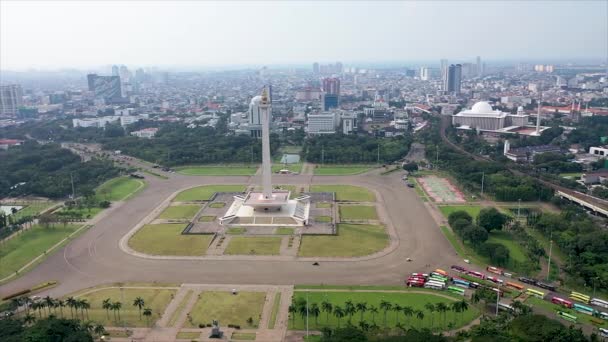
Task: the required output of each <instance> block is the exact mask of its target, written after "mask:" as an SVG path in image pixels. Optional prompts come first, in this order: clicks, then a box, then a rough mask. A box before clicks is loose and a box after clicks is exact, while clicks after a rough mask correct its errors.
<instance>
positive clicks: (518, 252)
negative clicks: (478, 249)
mask: <svg viewBox="0 0 608 342" xmlns="http://www.w3.org/2000/svg"><path fill="white" fill-rule="evenodd" d="M487 242H489V243H499V244H501V245H503V246H505V247H506V248H507V249H508V250H509V257H510V259H511V260H514V261H517V262H526V261H528V257H526V254H525V251H524V249H523V247H522V246H520V245H519V244H518V243H517V242H515V241H513V238H512V237H511V234H509V233H507V232H502V231H492V232H491V233H490V234H489V235H488V241H487Z"/></svg>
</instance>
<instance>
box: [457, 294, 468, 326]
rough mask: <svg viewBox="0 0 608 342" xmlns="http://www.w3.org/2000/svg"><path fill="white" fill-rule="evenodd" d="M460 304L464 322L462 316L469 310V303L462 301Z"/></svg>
mask: <svg viewBox="0 0 608 342" xmlns="http://www.w3.org/2000/svg"><path fill="white" fill-rule="evenodd" d="M458 303H460V304H459V306H460V321H462V316H463V315H464V312H465V311H467V310H469V303H467V301H466V300H464V299H462V300H461V301H459V302H458Z"/></svg>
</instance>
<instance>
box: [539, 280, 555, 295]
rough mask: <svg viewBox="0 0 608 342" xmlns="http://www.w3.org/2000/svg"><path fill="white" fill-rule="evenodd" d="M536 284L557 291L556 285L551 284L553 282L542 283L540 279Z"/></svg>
mask: <svg viewBox="0 0 608 342" xmlns="http://www.w3.org/2000/svg"><path fill="white" fill-rule="evenodd" d="M536 286H538V287H540V288H543V289H546V290H549V291H551V292H555V286H553V285H551V284H546V283H541V282H540V281H539V282H537V283H536Z"/></svg>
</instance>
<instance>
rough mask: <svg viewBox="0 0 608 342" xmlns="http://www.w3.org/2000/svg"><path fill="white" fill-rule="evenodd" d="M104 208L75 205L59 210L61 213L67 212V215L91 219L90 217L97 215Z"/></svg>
mask: <svg viewBox="0 0 608 342" xmlns="http://www.w3.org/2000/svg"><path fill="white" fill-rule="evenodd" d="M102 210H103V208H99V207H93V208H77V207H74V208H72V209H68V208H66V207H63V208H61V209H59V211H58V212H60V213H66V215H67V216H73V217H81V218H84V219H90V218H93V217H95V215H97V214H99V213H100V212H101V211H102Z"/></svg>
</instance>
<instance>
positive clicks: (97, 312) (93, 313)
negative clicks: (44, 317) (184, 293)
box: [64, 288, 177, 327]
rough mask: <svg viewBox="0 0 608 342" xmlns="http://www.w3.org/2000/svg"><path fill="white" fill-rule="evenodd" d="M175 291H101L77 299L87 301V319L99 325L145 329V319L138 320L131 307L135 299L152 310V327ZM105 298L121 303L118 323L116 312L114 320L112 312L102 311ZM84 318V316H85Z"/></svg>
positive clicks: (150, 322) (133, 307) (133, 308)
mask: <svg viewBox="0 0 608 342" xmlns="http://www.w3.org/2000/svg"><path fill="white" fill-rule="evenodd" d="M176 292H177V291H176V290H174V289H143V288H142V289H122V290H121V289H118V288H111V289H103V290H99V291H95V292H92V293H89V294H85V295H82V296H79V297H78V298H79V299H86V300H88V302H89V304H91V308H90V309H89V319H90V320H92V321H94V322H97V323H101V324H103V325H105V326H115V327H116V326H122V325H123V324H124V325H125V326H128V327H145V326H147V323H146V318H145V317H144V316H143V315H142V317H141V320H140V319H139V309H138V308H137V307H136V306H133V301H134V300H135V298H137V297H141V298H143V300H144V302H145V307H146V308H150V309H152V316H151V317H150V321H149V324H150V325H153V324H154V322H155V321H156V320H158V319H159V318H160V316H161V315H162V314H163V312H164V311H165V308H166V307H167V305H168V304H169V302H170V301H171V295H175V293H176ZM106 298H110V300H111V301H112V302H120V303H122V308H121V309H120V321H118V312H116V320H115V319H114V312H111V311H110V312H109V313H107V312H106V310H104V309H103V307H102V303H103V300H104V299H106ZM69 312H70V310H69V308H66V309H64V313H67V314H69ZM85 318H86V314H85Z"/></svg>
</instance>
